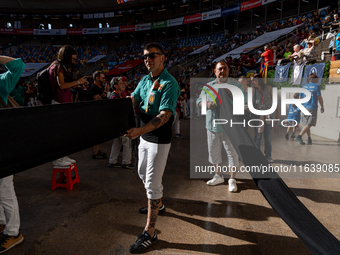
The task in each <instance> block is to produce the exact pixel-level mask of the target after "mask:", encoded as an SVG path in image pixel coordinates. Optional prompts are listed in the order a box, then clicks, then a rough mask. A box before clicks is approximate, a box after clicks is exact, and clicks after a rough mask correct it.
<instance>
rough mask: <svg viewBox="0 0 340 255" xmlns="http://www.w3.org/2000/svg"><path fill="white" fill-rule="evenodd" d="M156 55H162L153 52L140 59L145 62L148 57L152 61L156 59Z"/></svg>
mask: <svg viewBox="0 0 340 255" xmlns="http://www.w3.org/2000/svg"><path fill="white" fill-rule="evenodd" d="M156 55H163V54H162V53H158V52H153V53H149V54H145V55H143V56H142V58H143V59H144V60H146V59H147V58H148V57H149V58H150V59H154V58H155V57H156Z"/></svg>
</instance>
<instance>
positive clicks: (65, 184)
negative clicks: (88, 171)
mask: <svg viewBox="0 0 340 255" xmlns="http://www.w3.org/2000/svg"><path fill="white" fill-rule="evenodd" d="M72 170H74V176H73V177H72V175H71V172H72ZM57 173H60V176H59V178H58V179H56V178H57ZM79 182H80V181H79V175H78V170H77V164H76V163H74V164H72V165H70V166H65V167H63V166H54V167H53V173H52V185H51V190H55V189H56V188H58V187H61V188H66V189H67V190H72V189H73V185H74V184H76V183H79Z"/></svg>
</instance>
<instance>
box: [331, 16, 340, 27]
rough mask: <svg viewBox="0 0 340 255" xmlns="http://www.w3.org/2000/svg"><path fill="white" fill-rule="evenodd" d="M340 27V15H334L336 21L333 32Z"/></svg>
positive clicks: (334, 21)
mask: <svg viewBox="0 0 340 255" xmlns="http://www.w3.org/2000/svg"><path fill="white" fill-rule="evenodd" d="M339 25H340V20H339V16H338V14H334V20H333V21H332V30H335V29H338V28H339Z"/></svg>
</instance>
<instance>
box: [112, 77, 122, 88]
mask: <svg viewBox="0 0 340 255" xmlns="http://www.w3.org/2000/svg"><path fill="white" fill-rule="evenodd" d="M121 79H122V77H121V76H119V77H113V78H112V80H111V81H110V86H111V88H112V89H114V87H115V85H118V82H119V81H120V80H121Z"/></svg>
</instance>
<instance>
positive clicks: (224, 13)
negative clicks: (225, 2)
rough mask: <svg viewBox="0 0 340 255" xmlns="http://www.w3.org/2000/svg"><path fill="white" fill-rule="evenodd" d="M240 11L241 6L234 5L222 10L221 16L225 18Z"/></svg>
mask: <svg viewBox="0 0 340 255" xmlns="http://www.w3.org/2000/svg"><path fill="white" fill-rule="evenodd" d="M240 10H241V4H236V5H233V6H230V7H227V8H222V11H221V16H227V15H231V14H234V13H238V12H240Z"/></svg>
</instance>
